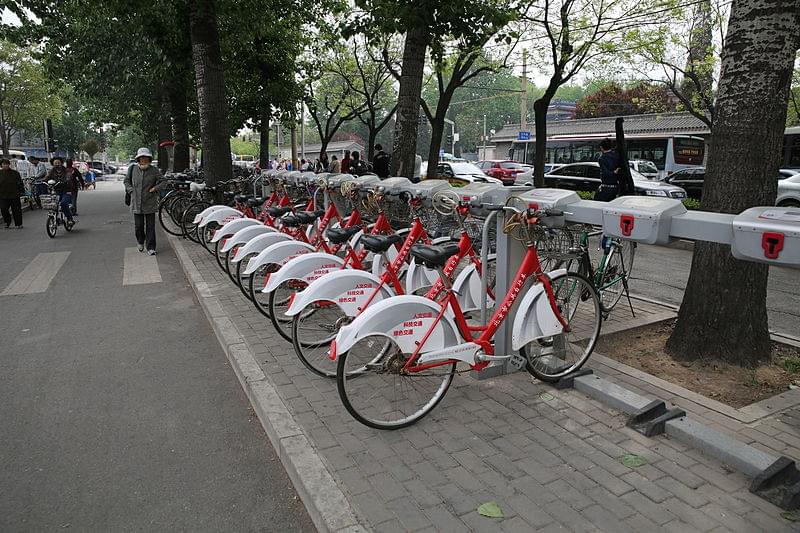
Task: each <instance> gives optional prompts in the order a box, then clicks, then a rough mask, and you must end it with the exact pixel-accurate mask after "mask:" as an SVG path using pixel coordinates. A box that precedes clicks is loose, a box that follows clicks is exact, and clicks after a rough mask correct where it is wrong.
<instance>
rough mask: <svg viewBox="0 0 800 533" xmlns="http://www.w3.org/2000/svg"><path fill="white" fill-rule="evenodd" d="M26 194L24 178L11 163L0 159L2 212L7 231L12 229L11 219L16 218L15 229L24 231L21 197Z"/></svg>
mask: <svg viewBox="0 0 800 533" xmlns="http://www.w3.org/2000/svg"><path fill="white" fill-rule="evenodd" d="M24 194H25V185H24V184H23V183H22V176H21V175H20V173H19V172H17V171H16V170H14V169H13V168H11V161H9V160H8V159H6V158H3V159H0V212H2V216H3V222H5V223H6V229H8V228H10V227H11V218H12V215H13V218H14V227H16V228H17V229H22V203H21V202H20V196H22V195H24Z"/></svg>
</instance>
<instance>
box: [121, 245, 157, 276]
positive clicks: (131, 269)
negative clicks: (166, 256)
mask: <svg viewBox="0 0 800 533" xmlns="http://www.w3.org/2000/svg"><path fill="white" fill-rule="evenodd" d="M160 282H161V272H160V271H159V270H158V261H156V256H155V255H147V253H146V252H140V251H139V250H138V249H136V248H125V268H124V270H123V273H122V284H123V285H142V284H145V283H160Z"/></svg>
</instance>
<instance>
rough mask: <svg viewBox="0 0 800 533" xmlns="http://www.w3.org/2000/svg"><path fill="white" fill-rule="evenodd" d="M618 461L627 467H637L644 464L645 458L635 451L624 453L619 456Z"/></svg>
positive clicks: (645, 462)
mask: <svg viewBox="0 0 800 533" xmlns="http://www.w3.org/2000/svg"><path fill="white" fill-rule="evenodd" d="M619 462H620V463H622V464H623V465H625V466H627V467H628V468H639V467H640V466H644V465H646V464H647V459H645V458H644V457H641V456H639V455H636V454H635V453H626V454H625V455H623V456H622V457H620V458H619Z"/></svg>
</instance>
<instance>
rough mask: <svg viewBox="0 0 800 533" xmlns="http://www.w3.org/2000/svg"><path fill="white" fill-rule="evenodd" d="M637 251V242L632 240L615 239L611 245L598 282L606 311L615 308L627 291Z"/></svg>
mask: <svg viewBox="0 0 800 533" xmlns="http://www.w3.org/2000/svg"><path fill="white" fill-rule="evenodd" d="M635 251H636V243H633V242H630V241H614V243H613V244H612V245H611V249H610V250H609V253H608V256H607V257H606V261H605V264H604V265H603V271H602V273H601V274H600V276H599V278H600V279H599V280H598V283H597V290H598V292H599V293H600V302H601V303H602V304H603V310H604V311H605V312H606V313H608V312H610V311H611V310H612V309H614V306H616V305H617V303H618V302H619V300H620V298H622V294H623V292H625V284H626V283H627V281H628V278H629V276H630V269H631V267H633V256H634V254H635Z"/></svg>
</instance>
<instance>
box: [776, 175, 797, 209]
mask: <svg viewBox="0 0 800 533" xmlns="http://www.w3.org/2000/svg"><path fill="white" fill-rule="evenodd" d="M784 170H785V169H781V174H780V176H779V177H778V197H777V198H776V199H775V205H777V206H780V207H800V173H794V174H791V175H789V176H785V174H784Z"/></svg>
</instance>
